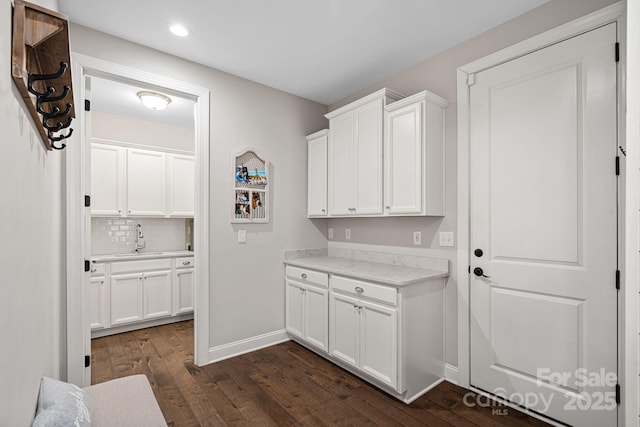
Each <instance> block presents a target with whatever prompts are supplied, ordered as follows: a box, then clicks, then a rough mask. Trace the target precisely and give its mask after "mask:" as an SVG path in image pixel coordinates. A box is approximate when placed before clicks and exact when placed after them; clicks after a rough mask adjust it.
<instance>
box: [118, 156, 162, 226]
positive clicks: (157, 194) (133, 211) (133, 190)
mask: <svg viewBox="0 0 640 427" xmlns="http://www.w3.org/2000/svg"><path fill="white" fill-rule="evenodd" d="M165 157H166V154H165V153H161V152H158V151H147V150H137V149H132V148H130V149H128V150H127V213H128V214H129V215H144V216H164V215H165V214H166V212H167V206H166V185H167V181H166V180H167V173H166V169H167V165H166V160H165Z"/></svg>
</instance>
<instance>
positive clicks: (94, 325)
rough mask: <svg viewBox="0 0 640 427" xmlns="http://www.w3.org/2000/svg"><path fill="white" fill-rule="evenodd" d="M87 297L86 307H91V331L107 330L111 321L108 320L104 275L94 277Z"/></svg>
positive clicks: (89, 312)
mask: <svg viewBox="0 0 640 427" xmlns="http://www.w3.org/2000/svg"><path fill="white" fill-rule="evenodd" d="M85 297H86V306H87V307H90V309H89V310H88V313H87V315H88V317H89V326H90V327H91V329H102V328H106V327H107V325H108V324H109V321H108V320H107V311H108V309H107V284H106V279H105V277H104V274H103V275H99V276H95V277H94V276H93V275H92V277H91V280H90V282H89V289H88V290H87V292H86V294H85Z"/></svg>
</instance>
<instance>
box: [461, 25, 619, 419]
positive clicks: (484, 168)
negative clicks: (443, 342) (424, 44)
mask: <svg viewBox="0 0 640 427" xmlns="http://www.w3.org/2000/svg"><path fill="white" fill-rule="evenodd" d="M615 42H616V26H615V24H609V25H607V26H604V27H601V28H599V29H596V30H593V31H590V32H588V33H585V34H583V35H581V36H578V37H574V38H572V39H569V40H567V41H564V42H562V43H558V44H555V45H552V46H550V47H547V48H545V49H543V50H540V51H536V52H534V53H531V54H529V55H526V56H524V57H521V58H519V59H516V60H513V61H510V62H507V63H504V64H502V65H499V66H496V67H494V68H491V69H488V70H486V71H483V72H480V73H478V74H476V76H475V84H474V85H472V86H471V87H470V91H471V92H470V94H471V111H470V113H471V122H470V124H471V134H470V137H471V224H470V226H471V242H470V244H471V246H470V247H471V252H472V253H471V274H470V298H471V384H472V385H473V386H476V387H478V388H481V389H483V390H486V391H488V392H491V393H495V394H500V395H506V396H510V397H511V398H512V400H514V401H515V403H518V404H523V405H525V406H528V407H530V408H531V409H533V410H535V411H538V412H540V413H542V414H544V415H546V416H549V417H551V418H554V419H557V420H560V421H562V422H564V423H567V424H570V425H580V426H614V425H616V415H617V414H616V413H617V410H616V404H615V381H614V382H613V383H611V381H608V382H607V381H604V380H605V378H603V375H602V373H606V374H610V375H615V374H616V358H617V341H616V336H617V329H616V322H617V320H616V319H617V312H616V301H617V291H616V288H615V275H616V268H617V255H616V245H617V243H616V239H617V230H616V215H617V210H616V203H617V202H616V185H617V179H616V175H615V161H614V160H615V156H616V153H617V141H616V126H617V125H616V63H615V61H614V54H613V51H614V44H615ZM478 249H479V250H482V254H480V252H477V254H476V253H475V251H476V250H478ZM476 269H482V272H481V271H480V270H476ZM482 274H483V275H482ZM585 374H588V375H591V374H593V375H596V380H603V381H602V382H598V383H597V384H593V383H588V384H585V381H583V379H584V375H585ZM596 382H597V381H596ZM584 408H588V409H591V410H583V409H584Z"/></svg>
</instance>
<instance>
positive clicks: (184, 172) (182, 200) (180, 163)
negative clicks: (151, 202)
mask: <svg viewBox="0 0 640 427" xmlns="http://www.w3.org/2000/svg"><path fill="white" fill-rule="evenodd" d="M167 160H168V166H169V215H171V216H177V217H192V216H193V211H194V194H195V189H194V181H195V169H194V158H193V156H182V155H178V154H168V155H167Z"/></svg>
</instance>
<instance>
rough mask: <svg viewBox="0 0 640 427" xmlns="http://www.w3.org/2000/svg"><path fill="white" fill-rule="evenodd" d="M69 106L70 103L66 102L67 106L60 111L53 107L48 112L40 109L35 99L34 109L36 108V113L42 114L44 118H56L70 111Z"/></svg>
mask: <svg viewBox="0 0 640 427" xmlns="http://www.w3.org/2000/svg"><path fill="white" fill-rule="evenodd" d="M71 107H72V105H71V104H67V107H66V108H65V110H64V111H62V112H60V108H59V107H55V108H54V109H53V110H51V111H50V112H48V111H44V110H42V109H41V108H40V106H39V105H38V102H37V101H36V109H37V110H38V113H40V114H42V117H43V119H44V120H49V119H57V118H58V117H64V116H66V115H68V114H69V111H71Z"/></svg>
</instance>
